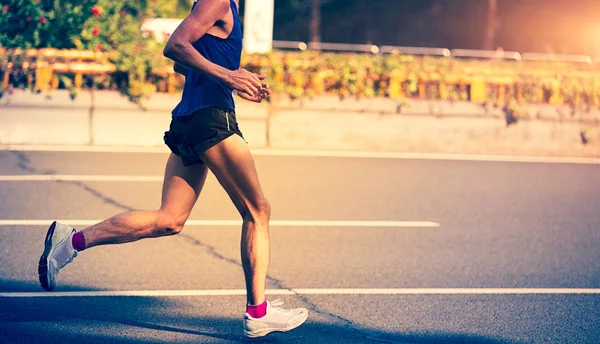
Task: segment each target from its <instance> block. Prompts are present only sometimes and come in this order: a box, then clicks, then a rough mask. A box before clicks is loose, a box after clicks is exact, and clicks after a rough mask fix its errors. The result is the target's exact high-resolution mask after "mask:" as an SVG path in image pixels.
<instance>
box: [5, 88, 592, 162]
mask: <svg viewBox="0 0 600 344" xmlns="http://www.w3.org/2000/svg"><path fill="white" fill-rule="evenodd" d="M178 100H179V99H178V97H176V96H175V97H174V96H170V95H164V94H161V95H157V96H155V97H153V98H152V99H150V101H149V102H148V103H147V107H148V109H149V110H148V111H142V110H141V109H140V108H139V107H138V106H137V105H135V104H132V103H131V102H129V101H128V100H127V99H126V98H124V97H122V96H120V95H118V94H116V93H113V92H96V94H94V96H93V104H94V107H93V111H91V106H90V105H91V104H92V95H91V94H89V93H82V94H80V95H79V96H78V97H77V98H76V99H75V100H74V101H73V100H71V99H69V97H68V94H67V93H66V92H56V93H54V94H53V95H52V99H48V97H47V95H46V94H39V95H32V94H31V93H29V92H24V91H20V92H17V93H15V94H14V95H12V96H10V97H5V99H2V100H0V121H1V122H0V144H65V145H74V144H90V143H92V144H95V145H119V146H162V145H163V135H164V132H165V131H166V130H168V127H169V122H170V112H171V109H172V108H173V107H174V106H175V105H176V104H177V102H178ZM396 105H397V103H396V102H394V101H392V100H389V99H379V100H377V99H369V100H365V101H362V102H359V101H356V100H346V101H343V102H339V101H337V100H335V98H334V100H332V99H331V97H330V98H329V99H326V98H319V99H314V100H313V101H309V102H306V101H305V102H304V104H299V102H289V101H288V102H285V101H284V102H279V104H278V106H277V107H275V108H271V109H269V105H268V104H253V103H249V102H244V101H240V102H239V103H238V105H237V107H238V109H237V112H238V121H239V123H240V127H241V129H242V132H243V133H244V136H245V138H246V140H247V141H248V142H249V144H250V146H251V147H254V148H263V147H267V146H269V147H271V148H282V149H285V148H290V149H341V150H373V151H411V152H449V153H450V152H451V153H485V154H523V155H554V156H591V157H599V156H600V126H599V125H598V124H594V123H593V122H592V124H589V123H588V124H585V125H584V124H581V123H580V122H578V121H576V120H574V119H570V118H569V117H568V116H566V117H565V116H563V115H562V114H561V111H563V110H564V109H559V111H557V109H556V108H551V107H548V106H540V107H538V108H533V110H532V111H535V112H536V113H538V114H543V115H544V116H546V117H548V116H559V117H560V116H563V117H565V118H566V119H565V120H564V121H562V122H559V121H548V120H544V121H541V120H530V121H523V122H519V123H518V124H517V125H514V126H511V127H508V128H507V127H506V123H505V121H504V119H503V118H502V114H501V113H499V112H495V113H494V112H493V111H499V110H498V109H492V111H491V112H490V111H489V110H486V109H484V108H483V107H481V106H479V105H476V104H469V103H453V104H450V103H440V102H437V103H431V104H426V103H413V104H412V105H411V106H409V107H406V106H405V107H404V108H403V109H402V112H401V113H400V114H397V113H396V111H395V110H396ZM270 110H271V111H270ZM417 110H418V111H417ZM428 111H432V112H434V115H429V114H428V113H427V112H428ZM486 111H488V112H486ZM424 112H425V113H424ZM269 113H271V116H268V114H269ZM593 116H594V114H593V113H592V114H591V115H588V118H593ZM561 118H562V117H561ZM90 121H91V122H90ZM582 130H587V132H586V137H587V139H588V140H589V142H588V144H587V145H584V144H582V141H581V136H580V135H581V131H582ZM267 137H268V138H269V141H268V142H267Z"/></svg>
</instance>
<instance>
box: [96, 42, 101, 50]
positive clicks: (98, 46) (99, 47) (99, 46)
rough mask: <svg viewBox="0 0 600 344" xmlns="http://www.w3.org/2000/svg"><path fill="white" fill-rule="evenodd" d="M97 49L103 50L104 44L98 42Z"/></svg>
mask: <svg viewBox="0 0 600 344" xmlns="http://www.w3.org/2000/svg"><path fill="white" fill-rule="evenodd" d="M96 50H98V51H101V50H102V44H100V43H98V44H96Z"/></svg>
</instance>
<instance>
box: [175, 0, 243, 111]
mask: <svg viewBox="0 0 600 344" xmlns="http://www.w3.org/2000/svg"><path fill="white" fill-rule="evenodd" d="M229 1H230V3H231V10H232V11H233V29H232V30H231V33H230V34H229V36H228V37H227V38H219V37H216V36H213V35H210V34H208V33H207V34H205V35H204V36H202V37H201V38H200V39H199V40H197V41H196V42H194V43H193V44H192V45H193V46H194V48H196V50H197V51H198V52H199V53H200V54H202V56H204V57H205V58H206V59H207V60H209V61H211V62H212V63H215V64H217V65H219V66H221V67H223V68H227V69H229V70H237V69H239V68H240V59H241V57H242V29H241V27H240V18H239V14H238V10H237V5H236V3H235V1H234V0H229ZM196 3H197V1H196V2H194V6H193V7H192V10H193V9H194V7H195V6H196ZM208 107H217V108H222V109H226V110H232V111H235V103H234V100H233V89H232V88H231V87H229V86H227V85H226V84H224V83H223V82H221V81H220V80H218V79H216V78H214V77H212V76H209V75H206V74H202V73H196V72H194V71H192V70H189V69H188V70H187V72H186V75H185V84H184V86H183V95H182V96H181V101H180V102H179V104H178V105H177V106H176V107H175V109H173V112H172V115H173V117H180V116H187V115H191V114H193V113H194V112H196V111H199V110H202V109H205V108H208Z"/></svg>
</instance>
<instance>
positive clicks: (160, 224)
mask: <svg viewBox="0 0 600 344" xmlns="http://www.w3.org/2000/svg"><path fill="white" fill-rule="evenodd" d="M157 215H158V216H157V220H156V230H158V231H160V232H162V233H163V235H169V234H177V233H179V232H181V230H182V229H183V226H184V225H185V221H186V219H187V216H177V215H174V214H172V213H169V212H166V211H164V210H158V211H157Z"/></svg>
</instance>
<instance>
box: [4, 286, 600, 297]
mask: <svg viewBox="0 0 600 344" xmlns="http://www.w3.org/2000/svg"><path fill="white" fill-rule="evenodd" d="M266 294H267V295H295V294H300V295H560V294H562V295H600V289H584V288H395V289H268V290H267V291H266ZM242 295H246V290H244V289H216V290H132V291H65V292H2V293H0V298H1V297H5V298H8V297H13V298H14V297H117V296H137V297H177V296H242Z"/></svg>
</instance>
